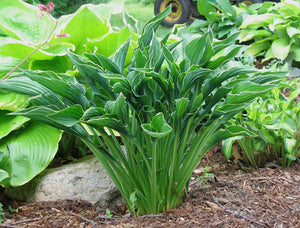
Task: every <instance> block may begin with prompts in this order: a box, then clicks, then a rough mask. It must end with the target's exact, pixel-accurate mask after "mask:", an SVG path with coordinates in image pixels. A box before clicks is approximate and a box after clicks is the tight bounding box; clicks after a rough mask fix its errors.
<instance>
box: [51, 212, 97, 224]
mask: <svg viewBox="0 0 300 228" xmlns="http://www.w3.org/2000/svg"><path fill="white" fill-rule="evenodd" d="M56 210H58V209H56ZM58 211H59V210H58ZM61 212H64V213H66V214H69V215H73V216H75V217H77V218H79V219H81V220H83V221H85V222H88V223H91V224H95V222H94V221H93V220H89V219H87V218H84V217H82V216H81V215H79V214H76V213H74V212H71V211H65V210H61Z"/></svg>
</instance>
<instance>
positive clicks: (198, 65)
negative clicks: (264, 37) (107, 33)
mask: <svg viewBox="0 0 300 228" xmlns="http://www.w3.org/2000/svg"><path fill="white" fill-rule="evenodd" d="M169 10H170V8H169V9H168V10H167V11H164V12H163V13H162V14H160V15H158V16H156V17H155V18H153V19H152V20H151V21H150V22H149V23H148V24H147V25H146V26H145V28H144V31H143V34H142V35H141V36H140V38H139V40H138V43H137V48H136V49H135V50H134V58H133V59H132V62H131V64H130V66H128V68H124V61H125V58H126V53H127V50H128V46H129V41H128V42H126V43H124V44H123V46H122V47H121V48H120V49H119V50H118V52H117V53H116V54H115V55H114V56H113V57H112V58H107V57H104V56H103V55H100V54H86V55H84V56H79V55H76V54H74V53H71V52H69V53H68V55H69V57H70V59H71V60H72V62H73V63H74V65H75V67H76V68H77V69H78V71H79V73H80V76H79V77H77V78H75V77H73V76H68V75H63V74H59V75H58V74H55V73H53V72H48V73H45V72H33V71H24V72H23V73H21V74H18V75H15V77H12V78H10V79H8V80H5V81H3V82H2V83H0V87H1V88H3V89H8V90H12V91H14V92H21V93H25V94H29V95H31V96H32V98H31V104H32V106H31V107H30V108H28V109H25V110H23V111H19V112H16V113H14V114H16V115H24V116H26V117H29V118H32V119H34V120H37V121H41V122H43V123H47V124H49V125H51V126H55V127H57V128H59V129H62V130H64V131H66V132H69V133H71V134H74V135H76V136H78V137H79V138H80V139H81V140H82V141H83V142H84V143H85V144H86V145H87V146H88V147H89V148H90V149H91V150H92V151H93V152H94V154H95V155H96V156H97V157H98V158H99V160H100V161H101V162H102V164H103V166H104V167H105V168H106V170H107V172H108V173H109V175H110V176H111V178H112V180H113V181H114V182H115V184H116V185H117V187H118V189H119V190H120V192H121V194H122V196H123V197H124V200H125V202H126V204H127V205H128V208H129V210H130V212H132V213H137V214H150V213H159V212H162V211H165V210H168V209H170V208H173V207H175V206H176V205H178V204H179V203H180V202H181V200H182V198H183V197H184V192H185V191H184V189H185V187H186V185H187V183H188V181H189V179H190V177H191V174H192V171H193V169H194V168H195V167H196V166H197V164H198V163H199V161H200V159H201V158H202V157H203V155H204V154H205V152H206V151H207V150H208V149H209V148H210V147H211V146H212V145H214V144H215V143H216V142H217V141H219V140H221V139H224V138H227V137H230V136H234V135H236V134H248V132H247V131H245V130H244V129H243V128H241V127H231V128H229V129H228V131H226V132H224V131H222V132H221V134H220V133H217V131H218V129H219V128H220V126H221V125H222V124H223V123H224V122H226V121H227V120H228V119H229V118H231V117H232V116H233V115H235V114H236V113H238V112H239V111H240V110H241V109H242V108H244V107H246V106H247V104H248V102H249V101H251V100H252V99H253V98H254V97H256V96H262V95H264V94H265V93H266V92H267V91H269V90H270V89H272V88H274V87H275V86H276V85H277V83H278V81H279V80H280V75H279V73H274V72H272V73H269V72H265V73H261V72H259V71H257V70H255V69H251V68H245V67H243V66H239V65H235V64H233V63H230V62H229V61H230V60H232V58H233V57H234V56H235V55H238V54H239V52H240V50H241V47H239V46H236V45H233V44H232V42H231V41H230V40H232V39H229V40H225V41H222V42H221V41H216V40H213V38H212V37H213V35H212V33H210V32H209V33H207V34H205V35H203V36H196V37H194V38H193V39H191V40H190V41H186V40H185V41H175V42H174V40H173V41H171V40H169V39H168V37H169V35H170V34H169V35H167V36H166V37H164V38H163V39H161V40H160V39H158V38H157V37H156V35H155V33H154V32H153V31H155V29H156V28H157V27H158V26H159V24H160V22H161V21H162V20H163V18H164V17H165V16H167V15H168V14H169V12H170V11H169ZM124 151H126V152H124Z"/></svg>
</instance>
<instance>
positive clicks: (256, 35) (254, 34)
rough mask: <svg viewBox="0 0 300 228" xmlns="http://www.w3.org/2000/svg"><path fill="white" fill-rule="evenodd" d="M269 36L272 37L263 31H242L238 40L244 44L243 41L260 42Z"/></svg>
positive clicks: (269, 33)
mask: <svg viewBox="0 0 300 228" xmlns="http://www.w3.org/2000/svg"><path fill="white" fill-rule="evenodd" d="M271 35H272V33H271V32H270V31H267V30H263V29H260V30H247V29H244V30H242V32H241V33H240V35H239V37H238V40H239V41H240V42H245V41H249V40H253V39H258V40H262V38H263V37H270V36H271Z"/></svg>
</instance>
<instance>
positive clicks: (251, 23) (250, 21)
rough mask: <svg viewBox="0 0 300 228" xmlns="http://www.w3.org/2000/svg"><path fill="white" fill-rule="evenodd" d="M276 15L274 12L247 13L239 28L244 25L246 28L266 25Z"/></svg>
mask: <svg viewBox="0 0 300 228" xmlns="http://www.w3.org/2000/svg"><path fill="white" fill-rule="evenodd" d="M277 17H278V16H277V15H276V14H271V13H269V14H260V15H257V14H255V15H248V16H247V17H246V18H245V19H244V20H243V23H242V25H241V26H240V28H241V29H244V28H246V27H248V28H259V27H264V26H268V25H269V24H271V23H272V22H273V20H274V19H275V18H277Z"/></svg>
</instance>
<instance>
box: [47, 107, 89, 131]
mask: <svg viewBox="0 0 300 228" xmlns="http://www.w3.org/2000/svg"><path fill="white" fill-rule="evenodd" d="M82 116H83V109H82V107H81V106H80V105H73V106H70V107H68V108H66V109H63V110H61V111H58V112H55V113H53V114H50V115H48V118H50V119H51V120H53V121H55V122H57V123H59V124H62V125H64V126H66V127H72V126H74V125H75V124H77V123H79V122H80V119H81V117H82Z"/></svg>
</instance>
